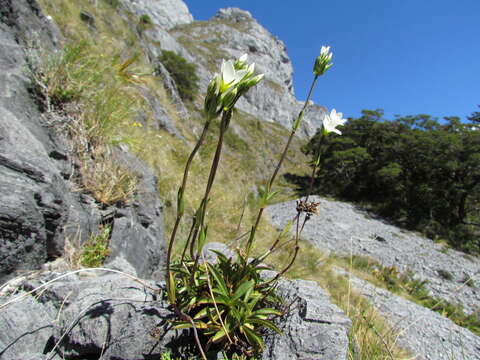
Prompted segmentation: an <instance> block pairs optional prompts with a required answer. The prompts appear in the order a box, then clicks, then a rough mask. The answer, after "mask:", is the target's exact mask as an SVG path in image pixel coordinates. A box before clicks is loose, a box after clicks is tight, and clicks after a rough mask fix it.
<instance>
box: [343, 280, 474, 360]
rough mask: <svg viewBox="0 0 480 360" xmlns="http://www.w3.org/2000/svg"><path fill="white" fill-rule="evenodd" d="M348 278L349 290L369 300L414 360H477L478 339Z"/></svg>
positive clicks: (447, 321)
mask: <svg viewBox="0 0 480 360" xmlns="http://www.w3.org/2000/svg"><path fill="white" fill-rule="evenodd" d="M342 273H343V274H344V275H347V274H345V272H342ZM348 277H349V279H350V283H351V285H352V288H353V289H354V290H356V291H358V292H359V293H360V294H361V295H362V296H364V297H365V298H366V299H368V301H369V302H370V303H371V304H372V305H373V306H374V308H375V309H376V310H377V311H378V312H379V313H380V314H381V315H382V316H383V317H384V318H385V319H386V321H387V322H388V323H389V324H390V326H391V327H392V331H394V332H395V333H397V334H398V344H399V345H400V346H402V348H405V349H408V350H410V351H411V353H412V354H415V355H416V357H415V359H418V360H442V359H445V360H448V359H452V358H453V359H468V360H479V359H480V337H479V336H476V335H475V334H473V333H472V332H470V331H469V330H467V329H465V328H463V327H460V326H458V325H456V324H454V323H453V322H452V321H451V320H450V319H447V318H446V317H444V316H442V315H440V314H438V313H436V312H434V311H432V310H430V309H426V308H424V307H422V306H420V305H417V304H415V303H413V302H411V301H408V300H406V299H404V298H402V297H400V296H397V295H394V294H392V293H390V292H389V291H387V290H384V289H380V288H378V287H375V286H373V285H372V284H370V283H369V282H367V281H364V280H361V279H358V278H356V277H353V276H351V275H349V276H348Z"/></svg>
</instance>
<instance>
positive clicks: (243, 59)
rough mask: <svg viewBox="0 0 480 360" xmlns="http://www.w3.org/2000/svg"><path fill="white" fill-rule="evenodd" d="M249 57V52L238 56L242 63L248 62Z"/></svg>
mask: <svg viewBox="0 0 480 360" xmlns="http://www.w3.org/2000/svg"><path fill="white" fill-rule="evenodd" d="M247 59H248V54H243V55H242V56H240V57H239V58H238V61H239V62H242V63H245V62H247Z"/></svg>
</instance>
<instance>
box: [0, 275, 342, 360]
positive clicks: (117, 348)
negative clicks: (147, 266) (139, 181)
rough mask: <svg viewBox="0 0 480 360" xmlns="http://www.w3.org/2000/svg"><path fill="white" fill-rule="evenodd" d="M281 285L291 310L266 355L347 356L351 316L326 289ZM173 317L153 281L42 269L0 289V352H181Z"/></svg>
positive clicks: (18, 355)
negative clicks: (340, 308)
mask: <svg viewBox="0 0 480 360" xmlns="http://www.w3.org/2000/svg"><path fill="white" fill-rule="evenodd" d="M61 276H63V278H59V277H61ZM54 279H56V280H54ZM52 280H53V281H52ZM49 281H51V282H49ZM39 286H42V288H41V289H38V291H36V292H35V293H33V294H28V293H27V292H28V291H31V290H34V289H37V288H38V287H39ZM15 291H16V293H14V294H10V295H8V292H15ZM278 292H279V294H281V295H282V296H284V297H285V301H286V304H291V306H290V308H291V309H290V311H288V312H287V313H286V314H285V315H284V316H283V317H282V319H281V321H280V324H279V325H280V326H281V327H282V329H283V331H284V334H283V335H270V336H268V337H267V339H266V350H265V352H264V355H263V359H272V360H273V359H275V360H278V359H325V360H344V359H345V358H346V351H347V345H348V339H347V331H348V328H349V326H350V322H349V320H348V319H347V318H346V317H345V316H344V314H343V313H342V312H341V311H340V310H339V309H338V308H337V307H336V306H335V305H333V304H331V303H330V302H329V300H328V297H327V296H326V295H325V293H324V292H323V291H322V290H321V289H320V288H318V286H317V285H316V284H315V283H313V282H309V281H293V282H289V281H281V282H280V284H279V287H278ZM7 302H10V303H8V304H7ZM32 310H33V314H32V315H31V316H28V315H27V314H30V313H31V312H32ZM172 318H173V314H172V313H171V311H170V310H169V309H168V306H167V303H166V302H165V300H164V297H163V293H162V290H161V288H160V287H159V286H158V285H157V284H156V283H154V282H152V281H143V280H135V279H133V278H130V277H127V276H125V275H123V274H117V273H113V274H112V273H106V274H104V275H100V274H99V273H98V272H97V274H95V275H90V276H87V277H85V276H81V275H80V274H64V275H61V274H55V273H45V274H43V275H41V276H39V277H38V278H34V279H23V280H21V281H19V280H17V281H16V282H15V286H10V287H5V288H4V289H3V291H1V292H0V358H5V359H18V360H20V359H32V358H34V357H35V356H37V357H41V356H43V355H45V354H47V355H48V358H49V359H63V358H76V359H83V358H98V357H99V356H101V355H102V354H103V358H105V359H117V360H136V359H139V356H140V357H142V358H145V359H158V358H160V355H161V354H162V353H163V352H166V351H171V352H172V353H173V355H175V356H179V355H185V354H186V353H187V351H188V349H190V350H191V347H192V346H193V344H192V340H193V337H192V336H191V334H190V333H189V332H188V331H186V332H181V331H176V330H172V329H171V325H170V323H169V320H171V319H172ZM194 351H195V350H194Z"/></svg>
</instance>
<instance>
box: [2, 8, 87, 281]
mask: <svg viewBox="0 0 480 360" xmlns="http://www.w3.org/2000/svg"><path fill="white" fill-rule="evenodd" d="M0 5H1V8H2V10H5V11H4V12H2V13H1V18H0V44H1V46H0V81H1V83H2V87H1V89H0V193H1V196H2V201H1V202H0V259H1V261H0V282H2V280H3V279H4V278H5V277H7V276H9V274H11V273H12V272H13V271H14V270H18V269H32V268H38V267H39V266H40V265H41V264H42V263H44V262H46V261H47V260H48V259H51V258H54V257H56V256H59V255H60V254H61V252H62V251H63V241H64V237H65V234H63V231H64V226H65V225H66V224H67V223H71V222H69V221H68V220H67V219H68V218H69V217H70V216H71V217H72V218H75V220H77V221H78V222H80V223H85V224H88V220H87V218H88V212H87V211H86V210H84V209H83V205H82V204H81V202H80V201H78V195H77V194H74V193H72V192H70V191H69V188H68V185H67V183H66V182H65V180H64V176H66V175H65V174H66V173H68V170H67V169H68V161H67V160H68V157H67V155H66V151H65V149H64V148H63V147H62V145H61V143H59V142H58V141H57V140H56V139H55V137H54V136H52V133H51V132H50V131H49V130H48V129H47V128H45V127H43V126H42V124H41V114H40V112H39V111H38V107H37V104H36V103H35V102H34V101H33V99H32V98H31V96H30V94H29V89H30V83H29V80H28V79H27V78H26V77H25V75H24V70H25V68H24V67H25V60H24V53H23V44H24V41H25V40H27V39H29V38H30V37H31V36H32V34H33V33H35V34H36V37H37V38H40V39H45V46H47V47H48V46H50V47H52V46H54V44H55V42H56V35H55V34H56V33H57V31H56V30H55V28H54V27H53V26H52V24H51V23H50V22H49V21H48V20H47V19H46V18H45V17H44V16H43V15H42V14H41V12H40V10H39V8H38V5H37V3H36V2H35V1H10V0H3V1H2V2H1V4H0ZM92 222H95V220H93V219H92ZM88 230H89V229H88V226H86V227H85V231H86V232H88Z"/></svg>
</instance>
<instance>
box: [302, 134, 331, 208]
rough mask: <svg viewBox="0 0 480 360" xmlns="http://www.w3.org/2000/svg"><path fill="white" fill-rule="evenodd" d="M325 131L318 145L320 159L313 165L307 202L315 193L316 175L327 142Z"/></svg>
mask: <svg viewBox="0 0 480 360" xmlns="http://www.w3.org/2000/svg"><path fill="white" fill-rule="evenodd" d="M325 137H326V135H325V131H323V132H322V136H321V137H320V141H319V144H318V157H317V160H315V163H314V165H313V170H312V174H311V175H310V185H309V186H308V191H307V196H306V197H305V202H307V201H308V198H309V197H310V195H311V194H312V191H313V183H314V182H315V173H316V172H317V169H319V168H320V160H321V157H322V145H323V142H324V140H325Z"/></svg>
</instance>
